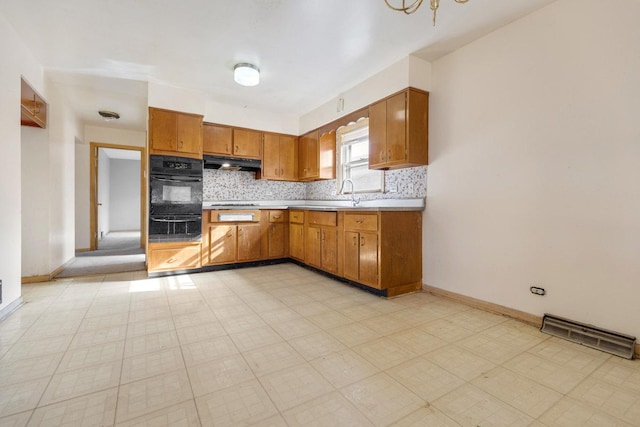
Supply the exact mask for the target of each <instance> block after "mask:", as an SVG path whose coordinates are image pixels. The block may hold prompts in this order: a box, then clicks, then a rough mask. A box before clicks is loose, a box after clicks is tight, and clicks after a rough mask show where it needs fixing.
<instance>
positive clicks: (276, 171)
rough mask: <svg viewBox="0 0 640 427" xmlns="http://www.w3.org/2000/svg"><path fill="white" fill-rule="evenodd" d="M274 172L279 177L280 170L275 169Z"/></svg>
mask: <svg viewBox="0 0 640 427" xmlns="http://www.w3.org/2000/svg"><path fill="white" fill-rule="evenodd" d="M274 172H275V174H276V176H278V168H275V169H274Z"/></svg>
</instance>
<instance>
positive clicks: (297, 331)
mask: <svg viewBox="0 0 640 427" xmlns="http://www.w3.org/2000/svg"><path fill="white" fill-rule="evenodd" d="M271 327H272V328H273V329H274V330H275V331H276V332H277V333H278V334H279V335H280V336H281V337H282V338H284V339H285V340H290V339H293V338H297V337H302V336H305V335H310V334H313V333H316V332H318V331H320V328H319V327H317V326H316V325H314V324H313V323H311V322H310V321H308V320H307V319H302V318H301V319H295V320H289V321H286V322H281V323H274V324H272V325H271Z"/></svg>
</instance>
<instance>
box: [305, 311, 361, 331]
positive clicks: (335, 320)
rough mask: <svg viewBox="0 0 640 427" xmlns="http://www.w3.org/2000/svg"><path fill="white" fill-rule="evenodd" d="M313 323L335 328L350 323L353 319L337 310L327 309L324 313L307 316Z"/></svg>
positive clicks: (321, 326) (318, 325)
mask: <svg viewBox="0 0 640 427" xmlns="http://www.w3.org/2000/svg"><path fill="white" fill-rule="evenodd" d="M307 319H308V320H310V321H311V322H312V323H313V324H315V325H316V326H317V327H319V328H320V329H324V330H327V329H333V328H337V327H338V326H344V325H348V324H350V323H353V320H351V319H349V318H348V317H347V316H345V315H344V314H340V313H338V312H337V311H333V310H331V311H325V312H323V313H319V314H314V315H313V316H309V317H307Z"/></svg>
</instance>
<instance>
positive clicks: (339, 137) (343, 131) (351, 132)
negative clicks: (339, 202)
mask: <svg viewBox="0 0 640 427" xmlns="http://www.w3.org/2000/svg"><path fill="white" fill-rule="evenodd" d="M365 127H366V128H367V129H368V127H369V118H368V117H363V118H361V119H359V120H358V121H357V122H355V123H354V122H352V123H349V124H348V125H346V126H342V127H340V128H338V130H337V131H336V194H340V189H341V187H342V181H343V179H344V170H343V169H344V168H343V165H342V146H343V141H344V140H345V137H346V138H347V141H348V142H349V143H353V141H357V140H358V139H360V138H362V137H363V132H362V131H361V130H362V129H363V128H365ZM364 135H366V138H367V139H369V133H368V131H367V133H366V134H364ZM369 155H371V153H369ZM367 168H368V159H367ZM376 172H379V173H380V187H379V189H376V190H371V189H358V188H356V189H355V193H356V194H358V193H384V171H376ZM346 190H351V189H350V188H349V189H346ZM346 194H349V193H346Z"/></svg>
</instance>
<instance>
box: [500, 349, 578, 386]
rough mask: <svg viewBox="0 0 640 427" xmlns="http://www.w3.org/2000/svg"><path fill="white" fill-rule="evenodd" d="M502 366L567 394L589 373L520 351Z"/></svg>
mask: <svg viewBox="0 0 640 427" xmlns="http://www.w3.org/2000/svg"><path fill="white" fill-rule="evenodd" d="M503 366H504V367H506V368H508V369H510V370H512V371H513V372H517V373H519V374H521V375H524V376H525V377H527V378H529V379H531V380H533V381H536V382H537V383H539V384H542V385H544V386H547V387H549V388H551V389H553V390H555V391H558V392H560V393H562V394H567V393H568V392H569V391H571V390H572V389H573V388H574V387H575V386H577V385H578V384H579V383H580V382H581V381H582V380H584V379H585V378H586V377H587V376H588V375H589V374H588V373H584V372H581V371H579V370H576V369H571V368H567V367H566V366H562V365H561V364H558V363H555V362H552V361H550V360H547V359H543V358H541V357H538V356H536V355H534V354H531V353H521V354H519V355H518V356H516V357H514V358H513V359H511V360H509V361H508V362H506V363H505V364H504V365H503Z"/></svg>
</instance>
